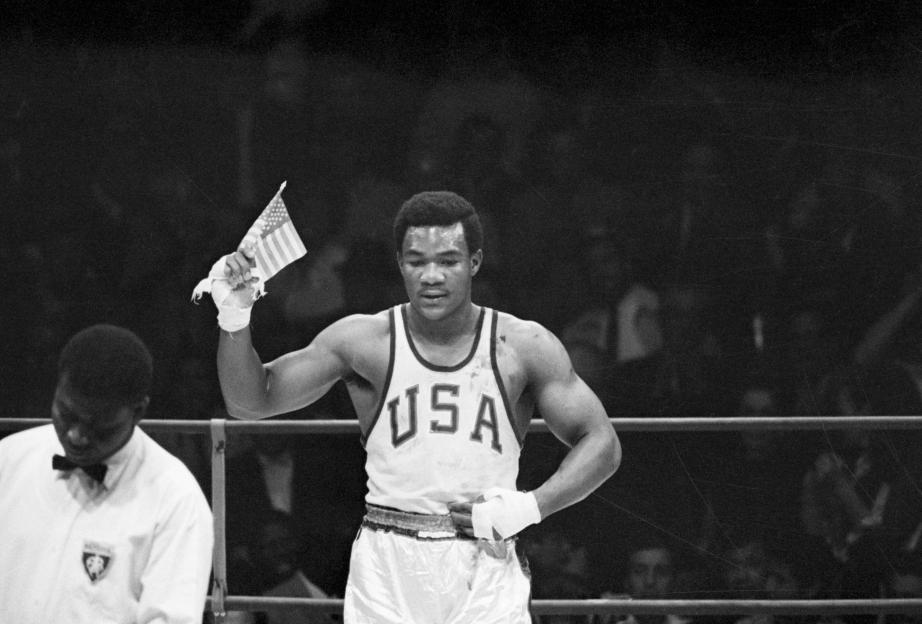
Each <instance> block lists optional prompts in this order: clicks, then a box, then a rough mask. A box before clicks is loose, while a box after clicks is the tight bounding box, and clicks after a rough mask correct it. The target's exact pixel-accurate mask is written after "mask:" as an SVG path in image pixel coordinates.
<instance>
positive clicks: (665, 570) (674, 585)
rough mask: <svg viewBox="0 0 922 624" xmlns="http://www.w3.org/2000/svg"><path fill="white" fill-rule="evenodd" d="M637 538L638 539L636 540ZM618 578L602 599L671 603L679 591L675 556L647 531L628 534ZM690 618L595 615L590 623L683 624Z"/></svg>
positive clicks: (674, 553)
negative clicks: (638, 533) (626, 546)
mask: <svg viewBox="0 0 922 624" xmlns="http://www.w3.org/2000/svg"><path fill="white" fill-rule="evenodd" d="M638 537H639V539H638ZM631 538H632V539H629V540H627V543H628V544H629V547H628V550H627V553H626V556H625V558H624V559H625V563H624V566H623V569H622V575H621V576H620V578H617V579H616V583H615V587H614V588H613V589H614V591H612V590H608V591H605V592H603V593H602V598H637V599H640V600H674V599H676V597H677V595H676V594H678V593H680V592H681V590H680V587H679V585H680V578H681V572H680V570H679V561H678V553H677V552H676V551H675V549H674V548H672V547H671V546H670V545H669V544H668V543H667V542H666V541H665V540H663V539H661V538H660V537H659V536H658V535H656V534H654V533H652V532H651V531H644V532H643V533H642V534H641V535H639V536H638V535H631ZM690 621H691V619H690V618H687V617H680V616H677V615H670V614H666V615H628V616H627V617H623V618H622V617H620V616H614V615H610V616H599V617H597V618H596V619H595V620H594V622H593V624H615V623H617V624H686V623H687V622H690Z"/></svg>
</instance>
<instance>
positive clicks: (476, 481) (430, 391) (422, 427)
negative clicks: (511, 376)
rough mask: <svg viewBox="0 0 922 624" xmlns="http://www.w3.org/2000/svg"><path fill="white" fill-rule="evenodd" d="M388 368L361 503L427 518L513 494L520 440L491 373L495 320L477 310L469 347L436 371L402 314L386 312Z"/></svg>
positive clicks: (370, 436) (399, 309)
mask: <svg viewBox="0 0 922 624" xmlns="http://www.w3.org/2000/svg"><path fill="white" fill-rule="evenodd" d="M389 318H390V326H391V340H390V342H391V347H390V363H389V365H388V374H387V381H386V382H385V391H384V393H383V395H382V398H381V403H380V405H379V406H378V409H377V411H376V416H375V420H374V422H373V423H372V425H371V427H370V428H369V430H368V433H367V435H366V437H365V439H364V444H365V449H366V451H367V453H368V459H367V460H366V464H365V468H366V472H367V474H368V494H367V496H366V500H367V501H368V502H369V503H372V504H375V505H382V506H385V507H393V508H396V509H402V510H404V511H411V512H416V513H429V514H444V513H448V507H447V505H448V503H451V502H458V501H472V500H475V499H476V498H477V497H478V496H479V495H480V494H482V493H483V492H484V490H486V489H487V488H489V487H493V486H496V487H503V488H507V489H515V485H516V476H517V475H518V468H519V453H520V451H521V440H522V436H521V435H520V434H519V432H518V431H517V429H516V427H515V425H514V421H513V418H512V410H511V407H510V405H509V399H508V397H507V395H506V391H505V387H504V385H503V381H502V378H501V377H500V375H499V369H498V368H497V365H496V348H495V344H496V342H495V338H496V324H497V312H496V311H495V310H489V309H487V308H482V309H481V314H480V318H479V319H478V321H477V327H476V330H475V336H474V343H473V345H472V346H471V350H470V352H469V353H468V354H467V356H466V357H465V358H464V359H463V360H462V361H461V362H459V363H457V364H455V365H452V366H439V365H435V364H432V363H430V362H427V361H426V360H425V359H424V358H423V357H422V356H421V355H420V353H419V352H418V351H417V349H416V347H415V345H414V343H413V338H412V337H411V336H410V332H409V330H408V328H407V317H406V308H405V306H396V307H394V308H391V310H390V311H389Z"/></svg>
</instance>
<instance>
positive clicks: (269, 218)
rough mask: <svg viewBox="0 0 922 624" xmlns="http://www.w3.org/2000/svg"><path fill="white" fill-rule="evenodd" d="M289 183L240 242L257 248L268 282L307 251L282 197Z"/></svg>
mask: <svg viewBox="0 0 922 624" xmlns="http://www.w3.org/2000/svg"><path fill="white" fill-rule="evenodd" d="M285 184H286V183H285V182H282V186H280V187H279V190H278V192H277V193H276V194H275V197H273V198H272V201H270V202H269V205H268V206H266V208H265V209H264V210H263V211H262V214H261V215H259V218H258V219H256V221H255V222H254V223H253V225H252V226H250V230H249V231H248V232H247V234H246V236H244V237H243V241H241V243H240V246H241V247H251V248H252V249H253V251H254V253H255V256H256V268H257V269H259V271H260V273H261V274H262V278H263V280H264V281H268V280H269V278H270V277H272V276H273V275H275V274H276V273H278V272H279V271H281V270H282V269H284V268H285V267H286V266H288V265H289V264H291V263H292V262H294V261H295V260H297V259H298V258H300V257H302V256H303V255H305V254H306V253H307V248H306V247H305V246H304V243H303V242H301V237H300V236H298V232H297V230H295V226H294V224H293V223H292V222H291V216H290V215H289V214H288V208H286V207H285V202H284V201H283V200H282V191H283V190H285Z"/></svg>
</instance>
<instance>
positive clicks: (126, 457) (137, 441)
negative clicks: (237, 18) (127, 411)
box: [56, 425, 142, 491]
mask: <svg viewBox="0 0 922 624" xmlns="http://www.w3.org/2000/svg"><path fill="white" fill-rule="evenodd" d="M141 437H142V434H139V433H138V427H137V425H135V427H134V429H133V430H132V432H131V437H130V438H128V441H127V442H126V443H125V444H124V445H123V446H122V448H120V449H119V450H117V451H115V453H113V454H112V455H110V456H109V457H107V458H106V459H104V460H102V461H101V462H100V463H101V464H105V465H106V466H107V468H108V470H107V471H106V477H105V479H103V481H102V483H101V484H97V483H96V481H94V480H93V479H92V478H90V477H89V476H88V475H86V474H85V473H83V471H72V472H71V471H68V472H59V473H58V474H57V477H56V478H58V479H67V478H70V476H71V474H72V473H78V474H79V475H80V476H79V478H80V479H85V482H86V483H89V484H91V486H92V487H93V488H100V487H101V488H102V489H104V490H107V491H109V490H112V488H113V487H115V484H116V483H118V481H119V479H120V478H121V477H122V475H123V474H124V473H125V470H126V469H127V468H128V464H129V463H130V462H131V459H132V458H133V457H135V456H136V455H137V454H138V452H139V449H140V446H141ZM57 446H58V449H59V450H58V452H60V453H63V452H64V449H63V448H61V447H60V444H58V445H57Z"/></svg>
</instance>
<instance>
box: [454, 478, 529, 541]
mask: <svg viewBox="0 0 922 624" xmlns="http://www.w3.org/2000/svg"><path fill="white" fill-rule="evenodd" d="M483 499H484V500H483V502H478V503H474V505H473V507H472V508H471V524H472V525H473V527H474V537H477V538H480V539H487V540H493V539H496V536H497V535H498V536H499V537H500V538H501V539H506V538H508V537H512V536H513V535H515V534H516V533H518V532H519V531H521V530H522V529H524V528H525V527H527V526H531V525H532V524H537V523H539V522H541V512H540V511H539V510H538V501H537V500H536V499H535V495H534V494H532V493H531V492H516V491H514V490H506V489H503V488H496V487H494V488H490V489H489V490H487V491H486V492H484V493H483Z"/></svg>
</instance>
